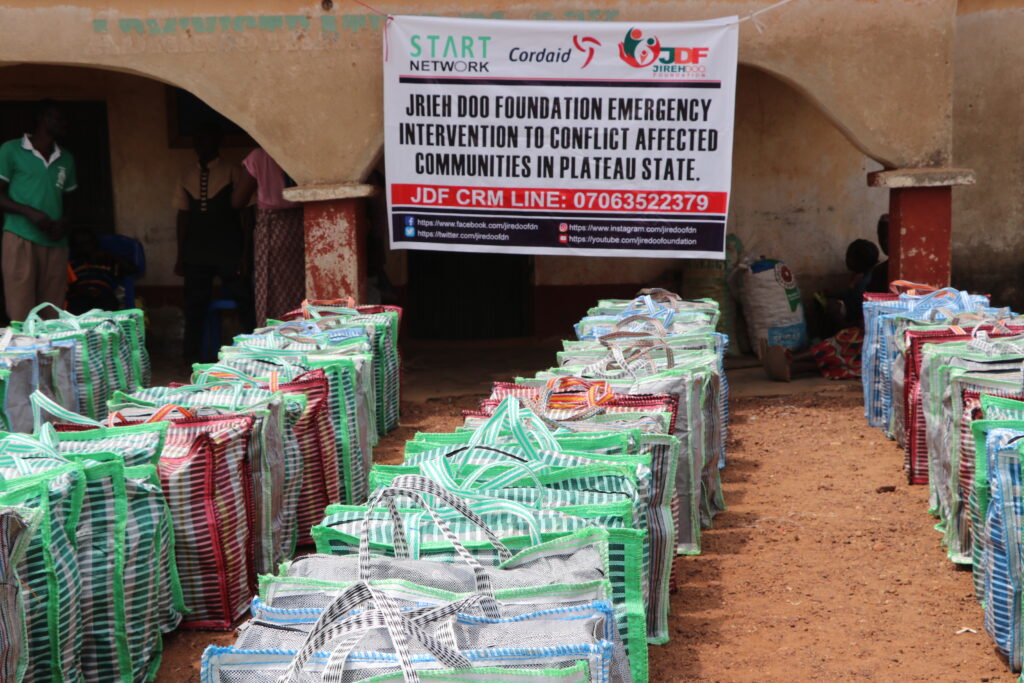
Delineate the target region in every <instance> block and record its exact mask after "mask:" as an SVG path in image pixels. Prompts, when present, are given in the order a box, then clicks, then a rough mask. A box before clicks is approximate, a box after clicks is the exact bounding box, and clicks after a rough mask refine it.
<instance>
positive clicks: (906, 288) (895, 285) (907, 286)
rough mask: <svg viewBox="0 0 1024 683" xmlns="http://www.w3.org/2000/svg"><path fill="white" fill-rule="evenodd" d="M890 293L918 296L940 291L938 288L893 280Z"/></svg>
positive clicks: (908, 281) (890, 284)
mask: <svg viewBox="0 0 1024 683" xmlns="http://www.w3.org/2000/svg"><path fill="white" fill-rule="evenodd" d="M889 291H890V292H892V293H893V294H910V295H911V296H916V295H917V294H918V293H919V292H921V293H925V294H927V293H929V292H935V291H938V287H933V286H931V285H925V284H921V283H920V282H911V281H910V280H893V281H892V282H890V283H889Z"/></svg>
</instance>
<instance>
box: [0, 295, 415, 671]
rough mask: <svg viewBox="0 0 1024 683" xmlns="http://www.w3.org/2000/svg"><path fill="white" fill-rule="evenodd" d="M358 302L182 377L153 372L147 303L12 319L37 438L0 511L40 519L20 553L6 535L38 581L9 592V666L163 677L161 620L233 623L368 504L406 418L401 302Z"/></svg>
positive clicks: (259, 338)
mask: <svg viewBox="0 0 1024 683" xmlns="http://www.w3.org/2000/svg"><path fill="white" fill-rule="evenodd" d="M347 304H349V302H322V303H319V304H316V305H314V304H312V303H310V302H307V303H306V304H304V305H303V306H302V308H300V309H299V311H298V312H297V313H296V315H295V316H294V317H295V318H296V319H295V320H292V321H284V322H282V321H268V324H267V327H265V328H263V329H260V330H257V331H256V332H254V333H253V334H249V335H243V336H241V337H239V338H238V340H236V343H235V344H234V345H233V346H230V347H225V348H223V349H222V350H221V352H220V356H219V360H218V362H217V363H216V364H211V365H204V366H197V367H195V368H194V374H193V377H192V382H193V383H192V384H172V385H171V386H167V387H147V384H148V379H149V375H150V369H149V360H148V356H147V355H146V353H145V339H144V336H143V335H144V326H143V320H142V317H141V313H139V312H138V311H122V312H117V313H104V312H101V311H92V312H90V313H88V314H85V315H83V316H77V317H74V316H70V315H68V314H66V313H61V314H59V316H58V317H57V318H55V319H53V320H43V319H42V317H41V316H40V315H39V313H40V312H41V311H37V312H34V314H33V315H32V316H30V317H29V319H28V320H26V321H24V322H21V323H15V324H14V326H13V329H12V330H10V331H8V333H7V334H6V335H5V336H4V338H3V339H4V340H5V341H6V343H7V348H8V349H15V348H16V349H18V351H17V352H16V353H15V352H13V351H12V352H11V353H10V358H13V359H15V361H17V362H16V363H14V362H12V363H11V365H10V367H12V368H14V370H16V372H15V371H11V372H9V374H8V375H6V376H4V375H0V379H5V378H8V377H10V376H14V375H17V376H18V378H19V382H20V384H18V385H17V386H18V387H19V390H20V391H22V392H23V393H24V397H23V399H22V400H23V401H24V404H25V405H24V406H21V407H20V409H21V413H20V414H19V415H18V417H19V419H20V420H21V422H22V423H23V424H24V423H27V429H25V431H28V432H33V435H31V436H29V435H28V434H6V435H2V437H0V510H6V509H10V510H13V511H15V512H17V513H19V514H20V513H22V512H31V513H33V514H36V515H37V516H38V517H39V519H38V520H37V521H35V522H33V523H34V524H35V527H34V528H35V529H36V531H35V532H34V533H31V534H30V536H31V540H30V541H29V542H28V545H27V552H23V554H24V559H23V560H22V561H21V563H20V564H17V563H16V562H17V558H18V555H17V554H16V553H14V552H13V551H14V550H16V549H17V547H18V546H16V545H15V544H14V543H13V541H12V543H11V546H10V547H9V548H5V547H4V546H3V545H2V544H0V574H3V573H4V572H6V571H7V569H6V567H7V564H11V565H13V566H16V567H17V568H18V570H19V572H20V578H21V580H22V582H23V583H24V585H25V587H26V588H25V590H22V591H17V592H12V593H11V594H10V595H7V594H4V595H3V599H4V600H5V604H7V603H8V602H9V603H10V604H16V603H18V602H20V603H21V604H23V605H24V609H23V610H21V611H20V612H15V613H14V614H7V613H4V614H3V615H2V616H0V626H2V627H3V628H2V630H0V662H3V663H4V665H7V663H8V662H11V663H12V666H20V667H22V668H23V669H24V670H25V680H33V681H50V680H53V681H64V680H67V681H78V680H125V681H129V680H137V681H144V680H151V679H152V678H153V677H154V676H155V672H156V668H157V666H158V665H159V661H160V653H161V648H162V633H164V632H167V631H169V630H171V629H174V628H176V627H177V626H178V625H179V624H180V625H182V626H185V627H191V628H212V629H230V628H231V627H232V626H233V624H234V623H235V622H236V621H237V619H238V617H240V616H241V615H242V614H243V613H244V612H245V610H246V609H247V608H248V606H249V602H250V599H251V597H252V594H253V591H254V590H255V588H256V577H257V575H258V573H265V572H271V571H274V570H275V569H276V568H277V567H278V565H279V564H280V563H281V562H283V561H285V560H288V559H290V558H291V557H293V556H294V554H295V551H296V547H297V545H298V544H300V543H303V542H305V543H307V544H312V538H311V536H310V534H309V530H310V529H311V528H312V527H313V526H314V525H315V524H316V523H318V522H319V521H320V520H321V519H322V518H323V511H324V509H325V507H326V506H328V505H330V504H332V503H342V502H345V503H357V502H363V501H365V500H366V498H367V495H368V488H367V480H368V469H369V463H370V461H371V459H372V453H371V449H372V446H373V445H374V444H375V443H376V442H377V440H378V438H379V436H380V435H382V434H383V433H386V430H388V429H390V428H392V427H393V426H394V425H396V424H397V420H398V383H399V377H398V367H399V360H398V350H397V331H398V324H399V315H400V311H399V310H398V309H391V308H389V309H383V308H381V307H354V306H350V305H347ZM328 309H330V310H328ZM307 317H308V320H307ZM23 349H24V350H23ZM0 357H2V356H0ZM43 359H45V362H46V363H47V365H46V367H47V368H48V370H47V372H52V374H51V375H46V377H47V381H45V382H44V381H40V377H42V376H44V375H42V374H41V373H40V372H39V368H41V367H43V362H44V361H43ZM23 365H24V367H23ZM57 367H59V368H61V370H62V371H61V373H56V372H55V371H54V368H57ZM24 368H28V370H25V369H24ZM23 370H24V372H23ZM29 370H30V371H31V372H29ZM22 375H25V376H26V377H28V376H31V377H30V378H31V380H32V381H28V380H25V379H22ZM58 377H59V378H61V379H66V380H68V381H66V382H65V383H63V384H62V383H61V382H58V381H57V378H58ZM22 385H24V386H23V388H22ZM8 386H14V383H13V382H9V383H8ZM57 387H61V390H60V391H57V390H55V388H57ZM64 388H67V391H64ZM8 396H9V397H10V396H13V394H12V393H11V392H8ZM68 397H70V398H71V399H72V400H64V399H67V398H68ZM37 511H38V512H37ZM4 519H6V518H4ZM25 519H26V520H29V521H31V519H33V518H32V517H31V516H29V517H25ZM26 526H27V527H28V526H29V522H28V521H27V522H26ZM300 529H303V530H304V532H303V533H300V531H299V530H300ZM0 533H2V530H0ZM22 545H24V542H23V543H22ZM5 552H11V556H12V558H13V559H11V560H5V557H4V556H3V554H4V553H5ZM19 616H21V617H25V619H24V621H25V623H27V624H28V631H27V633H24V634H21V636H19V635H18V630H19V626H18V625H19V624H20V623H22V622H21V620H19V619H17V618H16V617H19ZM22 636H23V637H22ZM2 680H4V681H6V680H12V681H16V680H19V679H18V678H15V677H13V676H12V677H10V678H8V677H2Z"/></svg>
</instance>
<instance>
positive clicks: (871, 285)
mask: <svg viewBox="0 0 1024 683" xmlns="http://www.w3.org/2000/svg"><path fill="white" fill-rule="evenodd" d="M878 246H879V247H881V248H882V253H883V254H885V256H886V259H885V260H884V261H880V262H878V264H876V265H875V267H874V268H873V269H872V270H871V280H870V281H869V282H868V291H869V292H873V293H885V292H888V291H889V258H888V256H889V214H887V213H883V214H882V216H881V218H879V219H878Z"/></svg>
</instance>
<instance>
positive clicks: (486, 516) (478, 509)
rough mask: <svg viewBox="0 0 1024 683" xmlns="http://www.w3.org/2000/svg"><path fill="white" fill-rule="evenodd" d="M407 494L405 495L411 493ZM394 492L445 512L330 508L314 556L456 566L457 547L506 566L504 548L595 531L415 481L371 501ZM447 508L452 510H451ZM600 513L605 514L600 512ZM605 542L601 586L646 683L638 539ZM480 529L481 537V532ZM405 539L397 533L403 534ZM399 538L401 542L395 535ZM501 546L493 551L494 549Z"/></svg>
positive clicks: (395, 484)
mask: <svg viewBox="0 0 1024 683" xmlns="http://www.w3.org/2000/svg"><path fill="white" fill-rule="evenodd" d="M410 487H412V488H410ZM394 490H399V491H402V490H413V491H417V490H422V491H424V492H430V493H432V495H434V496H435V497H438V496H440V494H439V493H438V492H444V496H443V500H444V503H445V505H449V506H452V507H453V511H451V512H437V511H435V510H434V509H433V508H432V507H431V506H430V505H428V504H426V503H423V504H422V508H421V509H412V508H407V509H404V510H398V509H395V508H391V509H389V510H382V509H380V508H377V507H373V506H371V507H367V506H334V505H332V506H330V507H328V509H327V511H326V517H325V519H324V522H323V524H321V525H320V526H317V527H314V529H313V538H314V540H315V541H316V544H317V550H318V551H319V552H324V553H329V554H333V555H349V554H353V553H357V552H359V551H360V548H361V547H362V546H361V544H364V543H368V544H369V551H370V552H373V553H375V554H379V555H385V556H389V557H396V558H403V557H409V558H410V559H413V560H415V559H426V560H430V561H432V562H445V563H451V562H458V561H459V559H460V554H461V550H460V548H459V546H455V545H453V543H452V538H453V537H454V538H457V539H458V541H459V543H460V544H461V546H462V547H464V548H465V550H466V551H468V552H469V554H470V555H471V556H472V557H473V559H474V560H475V561H477V562H479V563H480V564H482V565H485V566H487V565H490V566H500V565H501V564H502V562H503V561H504V560H506V559H507V558H506V557H505V556H504V555H503V554H502V552H501V551H500V550H501V548H508V549H509V550H511V551H513V552H514V553H516V554H518V553H519V552H522V551H524V550H526V549H529V548H531V547H535V546H538V545H541V544H544V543H549V542H557V540H558V539H559V538H561V537H563V536H565V535H566V534H571V533H573V532H577V531H581V530H583V529H586V528H587V527H590V526H595V521H594V520H588V519H584V518H582V517H576V516H572V515H567V514H564V513H562V512H559V511H557V510H552V509H547V510H536V509H531V508H529V507H526V506H524V505H520V504H518V503H515V502H512V501H509V500H501V499H496V498H489V497H483V496H481V497H480V498H478V499H475V500H473V501H471V502H469V503H468V506H467V504H466V502H464V501H462V499H461V498H460V497H459V496H458V495H452V494H450V493H447V491H446V489H444V488H443V486H442V485H440V484H438V483H437V482H434V481H433V480H430V479H427V478H425V477H421V476H408V475H406V476H400V477H396V478H395V479H394V480H393V481H392V482H391V486H390V487H388V488H384V489H380V490H379V491H376V492H375V493H374V498H373V499H372V500H378V497H379V496H382V495H387V493H388V492H389V491H394ZM453 501H454V502H453ZM466 509H468V510H470V511H471V512H472V513H474V514H475V515H476V516H477V517H478V520H482V522H483V524H484V526H483V527H481V526H480V524H479V523H478V522H477V521H473V520H472V519H470V518H469V517H467V515H466ZM601 512H607V511H606V510H601ZM599 528H603V529H605V531H606V533H607V534H608V546H609V553H608V558H607V562H608V574H607V576H608V578H609V580H610V582H611V586H612V601H613V603H614V605H615V611H616V615H617V618H618V622H619V629H620V633H621V636H622V641H623V644H624V645H625V648H626V651H627V653H628V655H629V659H630V668H631V670H632V671H633V676H634V678H636V679H637V680H646V670H647V637H646V634H647V629H646V614H645V603H644V587H645V580H644V576H643V554H644V552H643V541H644V537H645V532H644V531H642V530H636V529H626V528H614V527H604V526H601V527H599ZM484 529H485V530H484ZM403 531H404V533H401V532H403ZM399 533H401V535H396V534H399ZM495 539H500V546H496V545H495Z"/></svg>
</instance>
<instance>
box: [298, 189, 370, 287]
mask: <svg viewBox="0 0 1024 683" xmlns="http://www.w3.org/2000/svg"><path fill="white" fill-rule="evenodd" d="M374 192H375V188H374V187H373V186H372V185H361V184H358V183H344V184H340V185H301V186H298V187H290V188H287V189H286V190H285V191H284V195H285V198H287V199H289V200H291V201H296V202H302V203H303V222H304V224H305V229H306V298H308V299H337V298H340V297H345V296H351V297H354V298H355V299H356V301H359V302H362V301H364V300H365V295H366V256H367V255H366V230H367V218H366V209H365V206H364V202H365V199H366V198H367V197H370V196H372V195H373V193H374Z"/></svg>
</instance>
